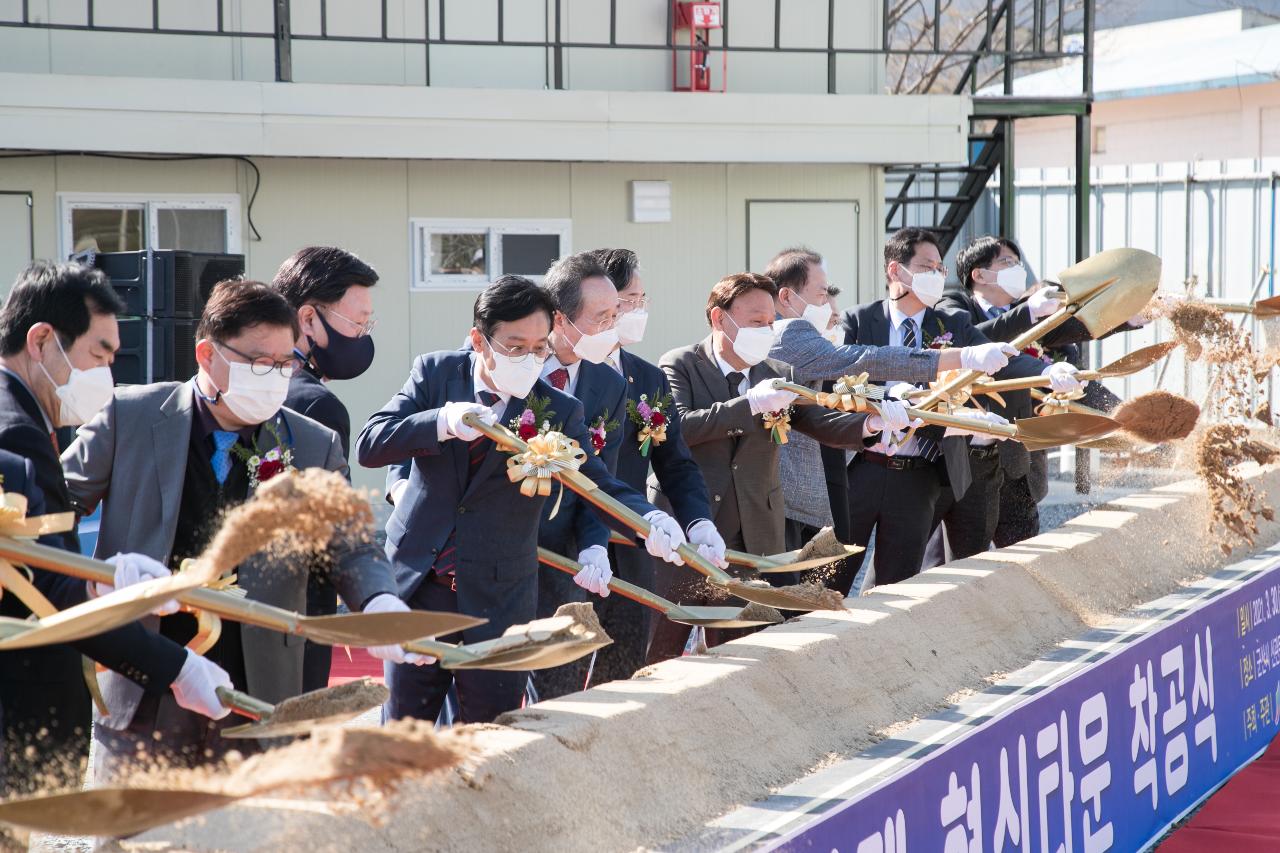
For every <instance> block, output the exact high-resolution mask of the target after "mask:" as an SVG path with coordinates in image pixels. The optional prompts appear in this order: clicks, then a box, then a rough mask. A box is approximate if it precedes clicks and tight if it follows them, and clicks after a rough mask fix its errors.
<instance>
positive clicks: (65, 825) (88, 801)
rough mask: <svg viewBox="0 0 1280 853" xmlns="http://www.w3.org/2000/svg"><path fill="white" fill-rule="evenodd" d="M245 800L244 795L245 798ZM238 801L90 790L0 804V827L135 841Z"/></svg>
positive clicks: (195, 794) (163, 791)
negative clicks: (157, 828) (140, 835)
mask: <svg viewBox="0 0 1280 853" xmlns="http://www.w3.org/2000/svg"><path fill="white" fill-rule="evenodd" d="M246 796H247V795H246ZM240 799H243V797H241V796H235V795H230V794H214V793H210V792H208V791H182V790H170V789H167V788H91V789H89V790H87V791H68V792H66V793H64V794H47V795H37V796H33V797H24V798H22V799H17V800H9V801H7V802H0V822H3V823H9V824H13V825H14V826H21V827H23V828H25V829H30V830H34V831H36V832H47V833H53V834H57V835H101V836H110V837H117V838H118V837H123V836H128V835H134V834H136V833H139V832H143V831H145V830H148V829H151V828H152V827H154V826H161V825H163V824H166V823H173V822H174V821H178V820H182V819H183V818H185V817H191V816H192V815H198V814H200V813H202V812H207V811H210V810H212V809H216V808H221V807H222V806H229V805H231V804H232V803H234V802H235V801H236V800H240Z"/></svg>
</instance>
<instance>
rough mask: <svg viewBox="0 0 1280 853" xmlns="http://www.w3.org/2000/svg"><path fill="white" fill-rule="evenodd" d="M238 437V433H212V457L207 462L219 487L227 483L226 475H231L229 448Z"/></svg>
mask: <svg viewBox="0 0 1280 853" xmlns="http://www.w3.org/2000/svg"><path fill="white" fill-rule="evenodd" d="M239 437H240V435H239V434H238V433H234V432H231V431H230V430H225V429H215V430H214V431H213V456H212V458H210V460H209V461H210V462H211V463H212V464H213V476H214V479H216V480H217V481H218V485H219V486H221V485H222V484H223V483H225V482H227V475H228V474H230V473H231V446H232V445H233V444H235V443H236V439H238V438H239Z"/></svg>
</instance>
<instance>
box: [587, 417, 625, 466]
mask: <svg viewBox="0 0 1280 853" xmlns="http://www.w3.org/2000/svg"><path fill="white" fill-rule="evenodd" d="M605 417H606V416H605V415H600V416H599V417H598V418H596V419H595V420H594V421H592V422H591V426H589V427H587V432H588V433H590V435H591V449H592V450H594V451H595V454H596V456H599V455H600V451H602V450H604V446H605V442H606V441H607V438H608V435H609V431H610V430H615V429H617V428H618V422H617V421H610V420H605Z"/></svg>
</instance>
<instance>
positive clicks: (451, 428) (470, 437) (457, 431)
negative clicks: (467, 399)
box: [439, 403, 498, 441]
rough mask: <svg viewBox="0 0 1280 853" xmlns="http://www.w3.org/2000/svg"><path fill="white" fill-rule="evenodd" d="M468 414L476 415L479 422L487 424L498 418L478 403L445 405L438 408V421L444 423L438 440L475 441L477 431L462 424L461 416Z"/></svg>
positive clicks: (490, 410)
mask: <svg viewBox="0 0 1280 853" xmlns="http://www.w3.org/2000/svg"><path fill="white" fill-rule="evenodd" d="M469 412H470V413H474V414H475V415H478V416H479V418H480V420H482V421H484V422H485V423H487V424H492V423H494V422H495V421H497V420H498V416H497V415H495V414H494V413H493V409H490V408H489V407H488V406H482V405H480V404H479V403H445V404H444V405H443V406H442V407H441V408H440V420H441V421H442V422H443V423H444V427H443V430H444V434H443V435H440V436H439V438H440V439H441V440H442V441H443V440H445V439H449V438H460V439H462V440H463V441H475V440H476V439H477V438H479V437H480V431H479V430H477V429H474V428H472V427H469V426H467V425H466V424H465V423H463V422H462V416H463V415H465V414H467V413H469Z"/></svg>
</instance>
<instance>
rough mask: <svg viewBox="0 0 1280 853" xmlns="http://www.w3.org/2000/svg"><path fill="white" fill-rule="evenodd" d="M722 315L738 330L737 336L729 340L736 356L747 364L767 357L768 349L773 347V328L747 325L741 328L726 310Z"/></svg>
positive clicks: (752, 364)
mask: <svg viewBox="0 0 1280 853" xmlns="http://www.w3.org/2000/svg"><path fill="white" fill-rule="evenodd" d="M724 316H725V319H726V320H728V321H729V322H730V323H733V325H734V326H735V327H736V328H737V330H738V336H737V337H736V338H734V339H733V341H731V344H732V346H733V351H734V352H735V353H737V355H738V358H740V359H742V360H743V361H745V362H746V363H747V364H748V365H751V366H755V365H757V364H759V363H760V362H762V361H764V360H765V359H766V358H768V357H769V350H771V349H773V328H772V327H771V326H758V327H756V326H748V327H747V328H743V327H742V326H739V325H738V324H737V322H736V321H735V320H734V319H733V318H732V317H730V316H729V314H728V313H727V312H726V313H725V315H724Z"/></svg>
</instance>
